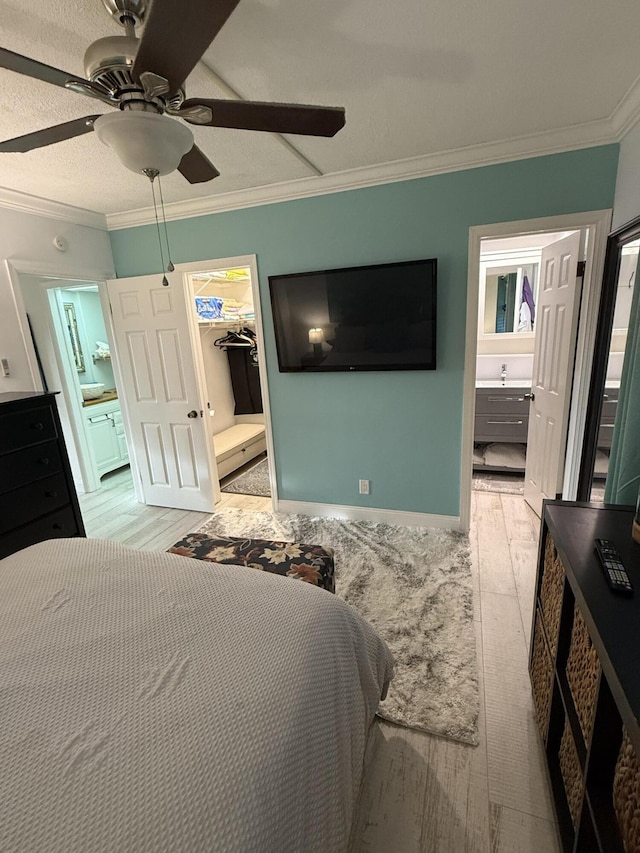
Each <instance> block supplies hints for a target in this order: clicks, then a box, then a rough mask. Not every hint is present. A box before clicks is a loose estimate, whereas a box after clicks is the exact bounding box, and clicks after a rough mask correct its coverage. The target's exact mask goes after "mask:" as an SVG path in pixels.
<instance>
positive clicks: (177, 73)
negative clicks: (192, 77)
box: [132, 0, 239, 95]
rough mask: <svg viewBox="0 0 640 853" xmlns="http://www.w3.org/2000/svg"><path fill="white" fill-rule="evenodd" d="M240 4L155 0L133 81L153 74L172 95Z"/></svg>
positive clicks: (235, 1) (222, 0) (231, 1)
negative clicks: (147, 73)
mask: <svg viewBox="0 0 640 853" xmlns="http://www.w3.org/2000/svg"><path fill="white" fill-rule="evenodd" d="M238 3H239V0H215V2H212V0H188V2H187V1H186V0H183V2H182V3H176V0H153V2H152V4H151V9H150V10H149V14H148V15H147V19H146V22H145V25H144V31H143V33H142V38H141V40H140V46H139V48H138V53H137V55H136V60H135V63H134V65H133V72H132V73H133V79H134V80H139V79H140V75H141V74H142V73H143V72H145V71H153V72H154V74H159V75H161V76H162V77H165V78H166V79H167V80H168V81H169V94H170V95H173V94H174V93H175V92H177V91H178V89H179V88H180V86H182V84H183V83H184V81H185V80H186V78H187V77H188V76H189V73H190V72H191V71H192V69H193V68H194V66H195V65H196V64H197V63H198V61H199V60H200V57H201V56H202V54H203V53H204V52H205V50H206V49H207V48H208V47H209V45H210V44H211V42H212V41H213V40H214V38H215V37H216V36H217V34H218V32H219V31H220V30H221V29H222V26H223V25H224V23H225V21H226V20H227V18H228V17H229V15H230V14H231V13H232V12H233V10H234V9H235V8H236V6H237V5H238Z"/></svg>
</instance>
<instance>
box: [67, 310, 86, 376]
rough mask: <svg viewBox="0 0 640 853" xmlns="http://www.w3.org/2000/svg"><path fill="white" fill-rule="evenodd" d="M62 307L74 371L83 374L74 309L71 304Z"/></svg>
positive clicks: (83, 368)
mask: <svg viewBox="0 0 640 853" xmlns="http://www.w3.org/2000/svg"><path fill="white" fill-rule="evenodd" d="M62 307H63V309H64V319H65V322H66V324H67V329H68V330H69V340H70V341H71V350H72V352H73V359H74V361H75V365H76V370H77V371H78V373H84V372H85V366H84V355H83V354H82V347H81V346H80V338H79V336H78V323H77V320H76V308H75V305H74V304H73V302H64V303H63V305H62Z"/></svg>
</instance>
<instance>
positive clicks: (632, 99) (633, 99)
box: [609, 77, 640, 142]
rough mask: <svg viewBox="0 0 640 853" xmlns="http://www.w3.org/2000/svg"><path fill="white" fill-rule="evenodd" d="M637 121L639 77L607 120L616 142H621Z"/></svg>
mask: <svg viewBox="0 0 640 853" xmlns="http://www.w3.org/2000/svg"><path fill="white" fill-rule="evenodd" d="M638 119H640V77H637V78H636V79H635V80H634V82H633V83H632V84H631V86H630V87H629V89H628V90H627V92H626V93H625V94H624V96H623V97H622V99H621V100H620V102H619V103H618V105H617V106H616V108H615V110H614V111H613V112H612V113H611V116H610V119H609V120H610V122H611V126H612V128H613V132H614V133H615V135H616V141H617V142H621V141H622V139H623V138H624V137H625V136H626V135H627V133H629V131H630V130H631V129H632V128H633V127H634V126H635V125H636V123H637V122H638Z"/></svg>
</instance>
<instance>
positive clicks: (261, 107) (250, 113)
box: [178, 98, 345, 136]
mask: <svg viewBox="0 0 640 853" xmlns="http://www.w3.org/2000/svg"><path fill="white" fill-rule="evenodd" d="M194 107H205V108H209V109H210V110H211V114H212V115H211V118H210V119H209V120H203V117H202V116H199V117H194V118H193V119H191V118H189V115H188V112H189V109H190V108H194ZM178 115H180V116H182V118H184V119H186V121H190V122H191V124H202V125H206V126H208V127H236V128H240V129H242V130H267V131H271V132H273V133H297V134H303V135H305V136H335V134H336V133H337V132H338V131H339V130H340V128H342V127H344V123H345V113H344V108H343V107H314V106H311V105H308V104H271V103H265V102H261V101H224V100H217V99H207V98H188V99H187V100H186V101H184V103H183V104H182V106H181V107H180V111H179V112H178Z"/></svg>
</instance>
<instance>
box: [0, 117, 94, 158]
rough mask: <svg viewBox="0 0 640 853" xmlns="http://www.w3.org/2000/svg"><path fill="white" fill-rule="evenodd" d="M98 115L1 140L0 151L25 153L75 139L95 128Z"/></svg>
mask: <svg viewBox="0 0 640 853" xmlns="http://www.w3.org/2000/svg"><path fill="white" fill-rule="evenodd" d="M97 118H98V116H97V115H96V116H85V117H84V118H76V119H74V120H73V121H65V122H64V124H56V125H54V126H53V127H45V128H44V130H36V131H34V132H33V133H27V134H25V135H24V136H16V137H14V138H13V139H6V140H5V141H4V142H0V153H7V152H11V151H17V152H20V153H24V152H25V151H32V150H33V149H34V148H44V146H45V145H53V144H54V142H64V140H65V139H73V137H74V136H82V134H83V133H89V132H90V131H92V130H93V123H94V121H95V120H96V119H97Z"/></svg>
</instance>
